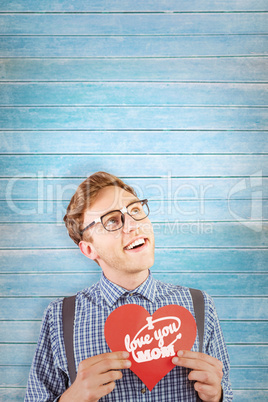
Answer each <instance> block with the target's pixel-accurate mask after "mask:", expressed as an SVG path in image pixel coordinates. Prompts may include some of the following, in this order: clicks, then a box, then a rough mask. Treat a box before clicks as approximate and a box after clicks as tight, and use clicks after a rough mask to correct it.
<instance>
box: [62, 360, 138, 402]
mask: <svg viewBox="0 0 268 402" xmlns="http://www.w3.org/2000/svg"><path fill="white" fill-rule="evenodd" d="M128 357H129V353H128V352H112V353H104V354H102V355H97V356H93V357H90V358H88V359H86V360H83V361H82V362H81V363H80V364H79V366H78V372H77V377H76V379H75V382H74V383H73V384H72V385H71V387H70V388H68V389H67V391H66V392H64V394H63V395H62V396H61V398H60V402H96V401H98V400H99V399H100V398H102V397H103V396H105V395H107V394H109V393H110V392H112V391H113V389H114V387H115V380H119V379H120V378H122V373H121V371H120V370H121V369H126V368H129V367H130V366H131V362H130V361H129V360H127V358H128Z"/></svg>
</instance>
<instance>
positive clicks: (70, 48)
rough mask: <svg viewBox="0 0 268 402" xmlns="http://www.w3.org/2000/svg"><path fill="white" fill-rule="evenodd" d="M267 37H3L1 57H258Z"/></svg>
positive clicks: (265, 48) (265, 52) (261, 52)
mask: <svg viewBox="0 0 268 402" xmlns="http://www.w3.org/2000/svg"><path fill="white" fill-rule="evenodd" d="M267 43H268V38H267V35H212V36H209V35H200V36H194V35H193V36H168V35H167V36H149V35H146V36H89V37H85V36H77V37H75V36H67V37H63V36H48V37H46V36H31V37H27V36H21V37H16V36H2V37H0V57H145V56H146V57H187V56H191V57H193V56H212V55H213V56H245V55H250V56H261V55H266V54H267V52H268V50H267V49H268V46H267Z"/></svg>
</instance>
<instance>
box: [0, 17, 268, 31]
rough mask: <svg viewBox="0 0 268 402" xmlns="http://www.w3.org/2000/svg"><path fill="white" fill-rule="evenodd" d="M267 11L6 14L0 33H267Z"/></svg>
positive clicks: (1, 20)
mask: <svg viewBox="0 0 268 402" xmlns="http://www.w3.org/2000/svg"><path fill="white" fill-rule="evenodd" d="M267 26H268V17H267V14H266V13H228V14H227V13H211V12H209V13H195V14H192V13H189V14H187V13H183V14H177V13H176V14H174V13H163V14H161V13H158V14H155V13H153V14H152V13H144V14H143V13H131V14H128V13H124V14H117V13H113V14H109V13H106V14H95V13H94V14H73V13H72V14H43V15H42V14H2V15H0V35H65V36H66V35H180V34H265V33H267Z"/></svg>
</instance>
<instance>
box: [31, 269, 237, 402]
mask: <svg viewBox="0 0 268 402" xmlns="http://www.w3.org/2000/svg"><path fill="white" fill-rule="evenodd" d="M203 294H204V299H205V333H204V344H203V352H204V353H207V354H208V355H211V356H214V357H216V358H217V359H219V360H221V361H222V362H223V365H224V368H223V372H224V375H223V379H222V388H223V392H224V399H223V400H224V401H225V402H227V401H228V402H229V401H232V399H233V393H232V390H231V384H230V380H229V356H228V353H227V349H226V345H225V342H224V339H223V335H222V331H221V328H220V324H219V320H218V317H217V313H216V310H215V306H214V303H213V300H212V299H211V297H210V296H209V295H207V294H206V293H205V292H204V293H203ZM130 303H134V304H138V305H141V306H143V307H144V308H145V309H146V310H148V311H149V313H150V314H153V313H154V312H155V311H156V310H157V309H158V308H160V307H162V306H165V305H167V304H178V305H180V306H183V307H185V308H187V309H188V310H189V311H190V312H191V313H192V314H193V316H194V310H193V304H192V299H191V295H190V292H189V289H188V288H185V287H181V286H175V285H171V284H166V283H163V282H160V281H158V280H155V279H154V278H153V277H152V275H151V274H150V275H149V277H148V279H147V280H146V281H145V282H144V283H142V284H141V285H140V286H139V287H138V288H137V289H135V290H133V291H127V290H126V289H123V288H121V287H120V286H117V285H115V284H114V283H111V282H110V281H109V280H108V279H107V278H105V276H104V275H102V277H101V279H100V281H99V282H97V283H96V284H95V285H93V286H91V287H89V288H86V289H84V290H82V291H81V292H79V293H77V296H76V307H75V324H74V356H75V363H76V369H77V367H78V364H79V362H81V361H82V360H84V359H87V358H88V357H91V356H94V355H98V354H101V353H107V352H110V349H109V347H108V345H107V343H106V341H105V338H104V324H105V321H106V318H107V317H108V315H109V314H110V313H111V312H112V311H113V310H114V309H115V308H117V307H119V306H122V305H124V304H130ZM198 345H199V340H198V336H197V338H196V340H195V343H194V345H193V347H192V350H193V351H198V350H199V348H198ZM189 372H190V370H189V369H186V368H183V367H177V366H176V367H174V368H173V369H172V370H171V371H170V372H169V373H168V374H167V375H166V376H165V377H164V378H163V379H162V380H161V381H160V382H159V383H158V384H157V385H156V386H155V387H154V388H153V390H152V391H151V392H150V391H149V390H148V389H147V388H146V386H145V385H144V384H143V383H142V381H141V380H140V379H139V378H138V377H137V376H136V375H135V374H134V373H133V372H132V371H131V370H129V369H126V370H123V378H122V379H121V380H118V381H117V382H116V387H115V389H114V390H113V391H112V393H110V394H109V395H107V396H104V397H103V398H101V399H100V401H110V402H119V401H122V402H125V401H130V402H131V401H142V402H147V401H148V402H149V401H172V402H174V401H176V402H177V401H183V402H186V401H187V402H191V401H199V400H200V399H199V397H198V394H197V393H196V391H195V390H194V386H193V385H194V382H193V381H189V380H188V378H187V377H188V374H189ZM68 384H70V383H69V376H68V368H67V360H66V355H65V348H64V340H63V330H62V299H58V300H55V301H54V302H52V303H50V305H49V306H48V308H47V309H46V311H45V314H44V318H43V323H42V328H41V333H40V338H39V341H38V345H37V349H36V353H35V356H34V360H33V363H32V367H31V371H30V375H29V380H28V386H27V392H26V397H25V401H26V402H28V401H30V402H33V401H42V402H44V401H51V402H52V401H57V400H58V398H59V397H60V396H61V395H62V393H63V392H64V391H65V390H66V389H67V387H68Z"/></svg>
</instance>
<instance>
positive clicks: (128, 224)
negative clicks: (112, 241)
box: [123, 214, 140, 233]
mask: <svg viewBox="0 0 268 402" xmlns="http://www.w3.org/2000/svg"><path fill="white" fill-rule="evenodd" d="M139 226H140V225H139V222H138V221H135V219H133V218H131V216H129V215H128V214H125V223H124V226H123V232H124V233H129V232H131V231H132V230H136V229H138V228H139Z"/></svg>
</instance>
